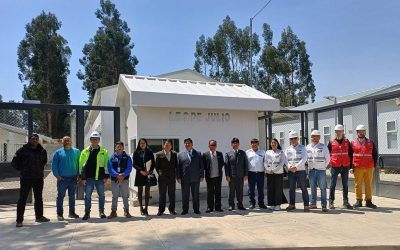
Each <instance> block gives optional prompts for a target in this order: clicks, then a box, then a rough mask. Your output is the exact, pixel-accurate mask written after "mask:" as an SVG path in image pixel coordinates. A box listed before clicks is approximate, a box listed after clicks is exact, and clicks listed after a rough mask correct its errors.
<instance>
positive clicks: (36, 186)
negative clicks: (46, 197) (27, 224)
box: [17, 178, 43, 222]
mask: <svg viewBox="0 0 400 250" xmlns="http://www.w3.org/2000/svg"><path fill="white" fill-rule="evenodd" d="M20 185H21V188H20V190H19V200H18V205H17V221H18V222H22V221H23V220H24V213H25V206H26V200H27V199H28V195H29V192H30V191H31V189H33V196H34V197H35V205H34V206H35V216H36V219H38V218H41V217H43V198H42V193H43V178H38V179H25V178H21V180H20Z"/></svg>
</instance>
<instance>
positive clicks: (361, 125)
mask: <svg viewBox="0 0 400 250" xmlns="http://www.w3.org/2000/svg"><path fill="white" fill-rule="evenodd" d="M359 130H367V129H366V128H365V125H363V124H360V125H358V126H357V128H356V131H359Z"/></svg>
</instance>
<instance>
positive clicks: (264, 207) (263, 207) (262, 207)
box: [258, 204, 268, 209]
mask: <svg viewBox="0 0 400 250" xmlns="http://www.w3.org/2000/svg"><path fill="white" fill-rule="evenodd" d="M258 207H259V208H261V209H268V207H267V206H265V205H264V204H261V205H258Z"/></svg>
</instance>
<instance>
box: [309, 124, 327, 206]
mask: <svg viewBox="0 0 400 250" xmlns="http://www.w3.org/2000/svg"><path fill="white" fill-rule="evenodd" d="M320 139H321V132H319V131H318V130H313V131H312V132H311V143H310V144H308V145H307V147H306V149H307V159H308V160H307V162H308V179H309V180H310V187H311V201H310V208H317V185H318V186H319V189H320V190H321V206H322V211H323V212H327V211H328V209H327V208H326V205H327V202H326V168H327V166H328V164H329V162H330V160H331V157H330V155H329V150H328V148H327V147H326V146H325V144H323V143H320V142H319V140H320Z"/></svg>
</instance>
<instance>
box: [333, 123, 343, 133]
mask: <svg viewBox="0 0 400 250" xmlns="http://www.w3.org/2000/svg"><path fill="white" fill-rule="evenodd" d="M336 130H344V127H343V125H342V124H337V125H336V126H335V131H336Z"/></svg>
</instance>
